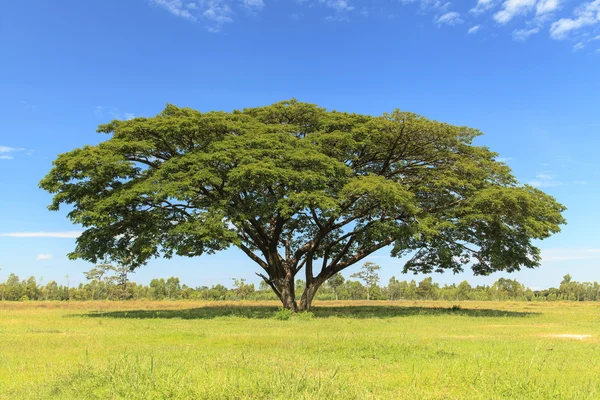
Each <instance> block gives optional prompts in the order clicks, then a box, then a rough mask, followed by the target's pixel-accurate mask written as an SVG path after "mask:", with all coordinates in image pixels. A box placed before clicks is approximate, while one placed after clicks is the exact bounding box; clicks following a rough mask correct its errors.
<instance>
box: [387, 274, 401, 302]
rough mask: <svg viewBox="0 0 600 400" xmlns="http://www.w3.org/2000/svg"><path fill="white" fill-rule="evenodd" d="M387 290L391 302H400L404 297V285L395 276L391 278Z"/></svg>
mask: <svg viewBox="0 0 600 400" xmlns="http://www.w3.org/2000/svg"><path fill="white" fill-rule="evenodd" d="M387 289H388V294H389V296H390V300H398V299H400V297H401V296H402V284H401V283H400V281H399V280H397V279H396V277H395V276H392V277H391V278H390V280H389V282H388V286H387Z"/></svg>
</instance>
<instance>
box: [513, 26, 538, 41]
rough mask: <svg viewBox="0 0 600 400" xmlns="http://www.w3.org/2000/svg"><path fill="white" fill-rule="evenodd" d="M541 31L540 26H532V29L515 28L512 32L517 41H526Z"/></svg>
mask: <svg viewBox="0 0 600 400" xmlns="http://www.w3.org/2000/svg"><path fill="white" fill-rule="evenodd" d="M539 31H540V28H539V27H535V28H531V29H515V30H514V31H513V33H512V36H513V39H514V40H516V41H517V42H524V41H526V40H527V38H529V36H531V35H535V34H536V33H538V32H539Z"/></svg>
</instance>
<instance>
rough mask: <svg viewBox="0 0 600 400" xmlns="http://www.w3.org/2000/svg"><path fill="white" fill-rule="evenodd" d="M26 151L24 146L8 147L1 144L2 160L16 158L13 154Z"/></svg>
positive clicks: (0, 156) (0, 158)
mask: <svg viewBox="0 0 600 400" xmlns="http://www.w3.org/2000/svg"><path fill="white" fill-rule="evenodd" d="M20 151H25V149H23V148H16V147H8V146H0V160H12V159H13V158H14V156H13V154H14V153H17V152H20Z"/></svg>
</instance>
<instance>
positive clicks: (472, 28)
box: [467, 25, 481, 35]
mask: <svg viewBox="0 0 600 400" xmlns="http://www.w3.org/2000/svg"><path fill="white" fill-rule="evenodd" d="M480 29H481V25H475V26H472V27H470V28H469V30H468V31H467V34H469V35H472V34H474V33H477V31H479V30H480Z"/></svg>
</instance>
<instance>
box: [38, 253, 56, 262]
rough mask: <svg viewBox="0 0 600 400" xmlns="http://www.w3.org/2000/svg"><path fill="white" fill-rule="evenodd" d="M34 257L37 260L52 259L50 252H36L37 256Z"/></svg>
mask: <svg viewBox="0 0 600 400" xmlns="http://www.w3.org/2000/svg"><path fill="white" fill-rule="evenodd" d="M35 259H36V260H38V261H41V260H51V259H52V254H38V255H37V256H35Z"/></svg>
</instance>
